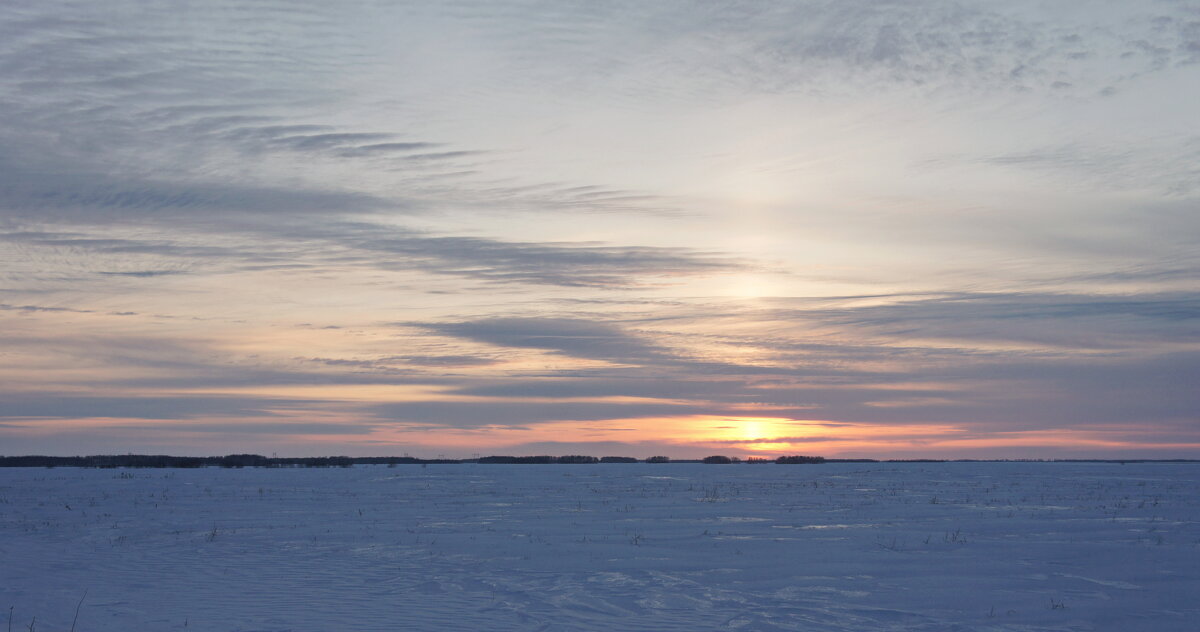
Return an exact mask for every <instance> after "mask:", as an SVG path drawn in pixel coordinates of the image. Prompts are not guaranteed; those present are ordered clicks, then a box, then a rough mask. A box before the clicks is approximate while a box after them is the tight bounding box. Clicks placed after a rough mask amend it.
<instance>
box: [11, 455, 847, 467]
mask: <svg viewBox="0 0 1200 632" xmlns="http://www.w3.org/2000/svg"><path fill="white" fill-rule="evenodd" d="M642 462H644V463H706V464H730V463H739V462H741V461H740V459H738V458H737V457H729V456H721V455H714V456H708V457H705V458H703V459H674V460H673V459H671V458H670V457H666V456H652V457H650V458H647V459H636V458H634V457H630V456H603V457H599V458H597V457H594V456H586V455H582V454H568V455H565V456H549V455H539V456H485V457H480V458H474V459H421V458H416V457H411V456H366V457H350V456H317V457H274V456H272V457H267V456H263V455H261V454H228V455H225V456H169V455H165V454H101V455H91V456H38V455H34V456H0V467H88V468H117V467H149V468H167V467H171V468H199V467H225V468H241V467H350V466H351V465H406V464H421V465H425V464H432V463H482V464H513V465H529V464H590V463H642ZM746 462H747V463H779V464H785V465H790V464H798V463H825V462H826V459H825V458H824V457H819V456H781V457H779V458H777V459H775V460H773V461H772V460H769V459H762V458H751V459H748V460H747V461H746Z"/></svg>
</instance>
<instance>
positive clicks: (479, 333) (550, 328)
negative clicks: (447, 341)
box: [423, 318, 672, 364]
mask: <svg viewBox="0 0 1200 632" xmlns="http://www.w3.org/2000/svg"><path fill="white" fill-rule="evenodd" d="M423 327H425V328H427V329H429V330H432V331H435V332H437V333H440V334H443V335H448V336H456V337H459V338H466V339H468V340H474V341H476V342H483V343H486V344H490V345H496V346H500V347H516V348H523V349H543V350H547V351H552V352H556V353H560V354H562V355H567V356H571V357H575V358H584V359H590V360H606V361H611V362H619V363H634V364H636V363H639V362H647V361H648V362H656V361H660V360H664V359H671V358H672V356H671V354H670V353H669V352H667V350H665V349H662V348H660V347H657V346H655V345H653V344H650V343H647V342H645V341H643V340H641V339H639V338H638V337H636V336H634V335H631V334H629V333H628V332H626V331H624V330H623V329H621V328H619V327H617V326H615V325H612V324H610V323H604V322H595V321H584V320H578V319H567V318H492V319H486V320H479V321H472V322H460V323H445V324H440V325H438V324H431V325H423Z"/></svg>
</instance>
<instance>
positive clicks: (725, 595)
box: [0, 463, 1200, 632]
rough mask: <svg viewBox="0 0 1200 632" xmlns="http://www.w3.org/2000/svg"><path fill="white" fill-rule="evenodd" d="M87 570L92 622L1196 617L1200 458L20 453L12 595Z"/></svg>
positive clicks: (708, 624) (12, 477)
mask: <svg viewBox="0 0 1200 632" xmlns="http://www.w3.org/2000/svg"><path fill="white" fill-rule="evenodd" d="M85 591H86V598H84V600H83V604H82V607H81V608H80V610H79V619H78V624H77V625H76V627H75V629H76V630H77V631H78V632H103V631H110V630H111V631H122V632H128V631H153V630H196V631H206V630H219V631H231V630H242V631H249V630H256V631H282V630H296V631H301V630H305V631H307V630H312V631H329V630H439V631H440V630H606V631H609V630H715V629H741V630H931V631H932V630H937V631H942V630H972V631H974V630H1118V631H1132V630H1147V631H1151V630H1152V631H1155V632H1163V631H1168V630H1188V631H1194V630H1200V465H1196V464H1127V465H1119V464H1066V463H942V464H928V463H926V464H919V463H907V464H897V463H880V464H825V465H795V466H783V465H747V464H741V465H698V464H695V465H694V464H669V465H652V464H636V465H472V464H464V465H430V466H427V467H421V466H414V465H402V466H397V467H392V468H389V467H385V466H356V467H353V468H347V469H200V470H84V469H70V468H59V469H25V468H9V469H0V616H5V615H7V614H8V610H9V607H10V606H11V607H12V629H13V630H26V629H27V628H28V626H29V624H30V622H31V620H32V619H33V618H34V617H37V621H36V627H35V630H36V631H40V632H54V631H65V630H68V629H70V627H71V624H72V619H73V617H74V615H75V608H76V605H77V604H78V603H79V600H80V598H81V597H83V596H84V593H85ZM0 629H2V628H0Z"/></svg>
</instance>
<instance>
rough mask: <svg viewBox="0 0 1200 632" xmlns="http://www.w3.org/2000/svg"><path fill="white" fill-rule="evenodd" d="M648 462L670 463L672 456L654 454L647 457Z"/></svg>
mask: <svg viewBox="0 0 1200 632" xmlns="http://www.w3.org/2000/svg"><path fill="white" fill-rule="evenodd" d="M646 462H647V463H670V462H671V457H669V456H652V457H650V458H648V459H646Z"/></svg>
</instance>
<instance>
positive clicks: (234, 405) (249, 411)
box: [0, 392, 320, 419]
mask: <svg viewBox="0 0 1200 632" xmlns="http://www.w3.org/2000/svg"><path fill="white" fill-rule="evenodd" d="M0 398H2V403H3V405H2V406H0V418H9V419H91V418H97V417H110V418H119V419H191V418H211V417H213V416H222V417H224V416H238V417H271V416H275V415H276V414H277V413H275V412H274V411H275V410H277V409H280V408H301V407H312V406H313V405H315V404H318V403H320V402H319V401H317V400H307V399H274V398H266V397H233V396H170V397H96V396H77V395H70V394H66V393H46V392H43V393H32V394H14V393H5V394H0Z"/></svg>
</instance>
